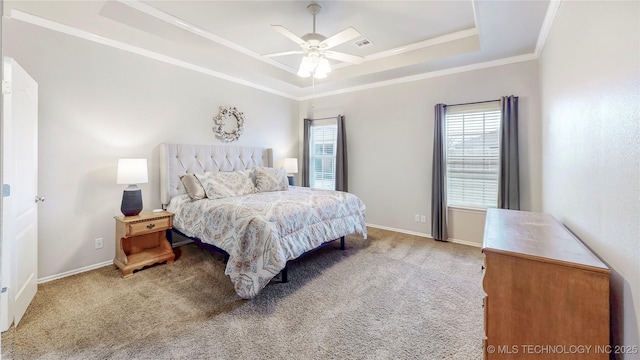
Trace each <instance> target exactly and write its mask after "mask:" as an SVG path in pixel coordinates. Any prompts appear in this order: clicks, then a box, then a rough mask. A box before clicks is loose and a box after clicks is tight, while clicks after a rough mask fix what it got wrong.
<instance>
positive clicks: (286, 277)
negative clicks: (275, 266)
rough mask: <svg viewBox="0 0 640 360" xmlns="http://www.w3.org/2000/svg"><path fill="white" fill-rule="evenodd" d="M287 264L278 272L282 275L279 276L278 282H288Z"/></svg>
mask: <svg viewBox="0 0 640 360" xmlns="http://www.w3.org/2000/svg"><path fill="white" fill-rule="evenodd" d="M288 268H289V267H288V266H285V267H284V269H282V271H281V272H280V274H281V275H282V277H281V278H280V282H283V283H286V282H289V274H288V271H287V270H288Z"/></svg>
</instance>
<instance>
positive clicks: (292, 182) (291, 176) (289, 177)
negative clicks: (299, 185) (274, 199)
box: [287, 175, 296, 186]
mask: <svg viewBox="0 0 640 360" xmlns="http://www.w3.org/2000/svg"><path fill="white" fill-rule="evenodd" d="M287 178H288V179H289V185H291V186H296V178H294V177H293V175H287Z"/></svg>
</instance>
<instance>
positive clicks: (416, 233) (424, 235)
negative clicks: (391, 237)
mask: <svg viewBox="0 0 640 360" xmlns="http://www.w3.org/2000/svg"><path fill="white" fill-rule="evenodd" d="M366 225H367V226H368V227H372V228H376V229H382V230H389V231H394V232H399V233H402V234H408V235H415V236H420V237H426V238H430V239H433V237H432V236H431V234H427V233H421V232H417V231H411V230H404V229H397V228H392V227H389V226H383V225H376V224H366Z"/></svg>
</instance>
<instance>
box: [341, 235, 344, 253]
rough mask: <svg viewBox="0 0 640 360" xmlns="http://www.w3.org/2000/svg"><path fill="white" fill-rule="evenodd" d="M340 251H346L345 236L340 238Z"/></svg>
mask: <svg viewBox="0 0 640 360" xmlns="http://www.w3.org/2000/svg"><path fill="white" fill-rule="evenodd" d="M340 250H344V236H342V237H340Z"/></svg>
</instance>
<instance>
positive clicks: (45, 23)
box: [9, 9, 298, 100]
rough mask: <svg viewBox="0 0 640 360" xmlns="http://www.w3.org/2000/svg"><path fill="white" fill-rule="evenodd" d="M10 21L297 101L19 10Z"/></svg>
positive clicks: (294, 98) (187, 63)
mask: <svg viewBox="0 0 640 360" xmlns="http://www.w3.org/2000/svg"><path fill="white" fill-rule="evenodd" d="M9 17H10V18H11V19H16V20H20V21H23V22H26V23H29V24H32V25H36V26H40V27H43V28H45V29H49V30H53V31H56V32H59V33H63V34H67V35H71V36H75V37H77V38H81V39H84V40H89V41H93V42H95V43H98V44H102V45H106V46H109V47H112V48H116V49H119V50H124V51H127V52H130V53H132V54H136V55H141V56H144V57H147V58H150V59H154V60H158V61H161V62H164V63H167V64H171V65H175V66H179V67H182V68H185V69H189V70H193V71H197V72H199V73H202V74H205V75H209V76H213V77H216V78H219V79H223V80H227V81H230V82H233V83H236V84H240V85H244V86H248V87H251V88H254V89H257V90H262V91H265V92H268V93H272V94H275V95H279V96H283V97H286V98H289V99H293V100H298V99H297V98H296V97H295V96H294V95H291V94H288V93H285V92H282V91H278V90H275V89H272V88H269V87H267V86H263V85H260V84H256V83H254V82H251V81H247V80H243V79H240V78H237V77H235V76H231V75H227V74H224V73H221V72H218V71H214V70H211V69H208V68H205V67H203V66H199V65H195V64H192V63H190V62H187V61H184V60H179V59H176V58H174V57H171V56H167V55H163V54H160V53H157V52H155V51H150V50H146V49H143V48H140V47H137V46H134V45H130V44H127V43H124V42H121V41H118V40H113V39H109V38H106V37H104V36H100V35H96V34H94V33H91V32H88V31H84V30H80V29H78V28H75V27H71V26H68V25H64V24H60V23H57V22H55V21H51V20H48V19H44V18H41V17H39V16H35V15H31V14H28V13H25V12H22V11H20V10H15V9H12V10H11V14H10V16H9Z"/></svg>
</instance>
